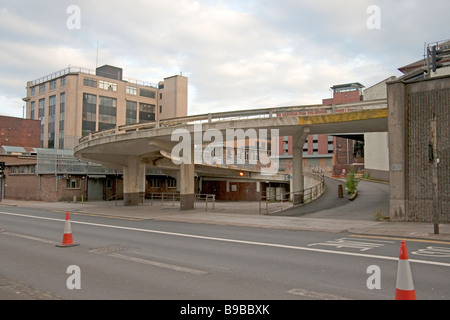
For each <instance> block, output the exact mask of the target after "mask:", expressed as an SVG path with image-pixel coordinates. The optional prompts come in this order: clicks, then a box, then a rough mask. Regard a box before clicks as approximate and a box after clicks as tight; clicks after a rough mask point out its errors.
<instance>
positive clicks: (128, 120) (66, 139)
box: [23, 65, 188, 150]
mask: <svg viewBox="0 0 450 320" xmlns="http://www.w3.org/2000/svg"><path fill="white" fill-rule="evenodd" d="M187 82H188V80H187V78H186V77H183V76H181V75H175V76H172V77H168V78H165V79H164V80H163V81H160V82H159V83H158V84H151V83H146V82H143V81H137V80H132V79H127V78H124V77H123V71H122V69H121V68H117V67H113V66H109V65H104V66H102V67H99V68H97V69H96V70H95V71H93V70H89V69H85V68H80V67H69V68H66V69H63V70H60V71H57V72H54V73H52V74H50V75H48V76H45V77H42V78H39V79H36V80H34V81H29V82H28V83H27V95H26V97H25V98H23V100H24V101H25V102H26V117H27V118H28V119H34V120H40V122H41V131H40V147H41V148H50V149H69V150H70V149H73V148H74V147H75V145H76V144H77V142H78V140H79V139H80V138H81V137H83V136H86V135H89V134H90V133H94V132H97V131H103V130H107V129H113V128H115V127H116V126H121V125H126V124H133V123H142V122H149V121H158V120H161V119H170V118H175V117H182V116H187V99H188V98H187V97H188V93H187Z"/></svg>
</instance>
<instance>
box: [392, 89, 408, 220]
mask: <svg viewBox="0 0 450 320" xmlns="http://www.w3.org/2000/svg"><path fill="white" fill-rule="evenodd" d="M387 96H388V107H389V117H388V127H389V164H390V176H389V181H390V183H389V186H390V204H389V207H390V209H389V216H390V219H391V221H405V220H406V214H407V212H406V211H407V207H406V205H407V201H406V199H407V195H406V172H405V168H406V166H407V162H406V161H407V158H408V157H406V156H405V155H406V148H407V146H405V141H406V132H405V130H406V116H405V109H406V86H405V84H404V83H403V82H395V83H390V84H388V85H387Z"/></svg>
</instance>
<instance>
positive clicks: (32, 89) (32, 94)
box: [31, 87, 36, 97]
mask: <svg viewBox="0 0 450 320" xmlns="http://www.w3.org/2000/svg"><path fill="white" fill-rule="evenodd" d="M35 95H36V87H33V88H31V96H32V97H34V96H35Z"/></svg>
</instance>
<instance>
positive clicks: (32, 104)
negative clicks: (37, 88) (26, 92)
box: [30, 101, 36, 119]
mask: <svg viewBox="0 0 450 320" xmlns="http://www.w3.org/2000/svg"><path fill="white" fill-rule="evenodd" d="M35 113H36V101H31V116H30V118H31V119H34V115H35Z"/></svg>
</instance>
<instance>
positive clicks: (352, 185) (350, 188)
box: [345, 171, 359, 194]
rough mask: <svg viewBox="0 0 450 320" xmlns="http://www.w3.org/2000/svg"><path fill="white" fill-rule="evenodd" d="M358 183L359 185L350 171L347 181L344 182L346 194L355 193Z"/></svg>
mask: <svg viewBox="0 0 450 320" xmlns="http://www.w3.org/2000/svg"><path fill="white" fill-rule="evenodd" d="M358 183H359V180H358V179H356V178H355V173H354V172H353V171H350V172H349V173H348V175H347V180H346V182H345V186H346V187H347V192H348V194H353V193H355V191H356V187H357V186H358Z"/></svg>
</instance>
